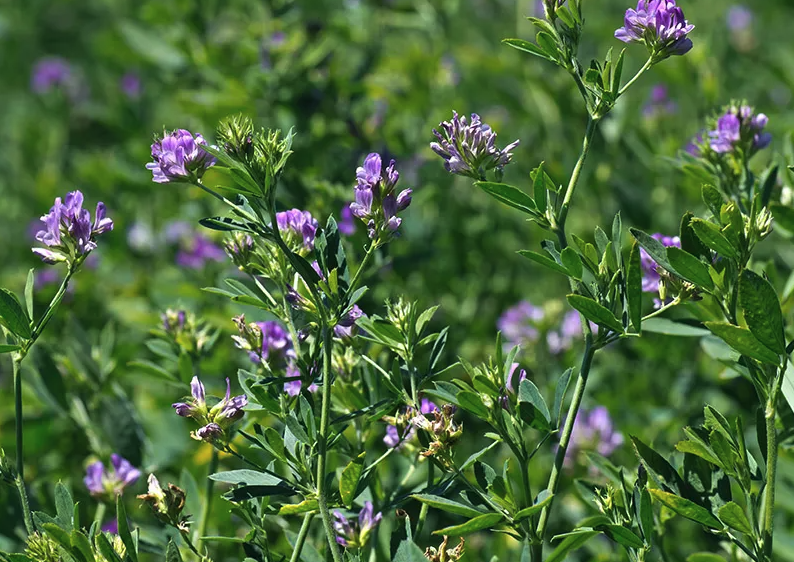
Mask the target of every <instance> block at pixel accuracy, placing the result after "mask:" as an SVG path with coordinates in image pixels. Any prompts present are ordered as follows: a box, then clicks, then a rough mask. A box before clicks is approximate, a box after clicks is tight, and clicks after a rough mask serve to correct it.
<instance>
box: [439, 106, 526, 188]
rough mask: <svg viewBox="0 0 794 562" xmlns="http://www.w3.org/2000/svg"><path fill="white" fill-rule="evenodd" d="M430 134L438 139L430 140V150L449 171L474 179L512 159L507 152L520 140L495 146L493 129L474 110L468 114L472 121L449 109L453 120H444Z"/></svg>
mask: <svg viewBox="0 0 794 562" xmlns="http://www.w3.org/2000/svg"><path fill="white" fill-rule="evenodd" d="M439 128H440V129H441V131H439V130H438V129H433V134H434V135H435V136H436V139H438V142H431V143H430V148H432V149H433V152H435V153H436V154H438V155H439V156H441V157H442V158H443V159H444V168H446V170H447V171H448V172H451V173H453V174H458V175H461V176H467V177H470V178H474V179H475V180H482V179H485V172H487V171H489V170H493V169H496V170H497V171H499V172H501V171H502V169H503V168H504V167H505V166H506V165H507V164H509V163H510V161H511V160H512V158H513V155H512V153H511V152H510V151H511V150H513V149H514V148H515V147H516V146H518V142H519V141H517V140H516V141H513V142H512V143H510V144H509V145H507V146H506V147H505V148H503V149H499V148H498V147H497V146H496V132H495V131H494V130H493V129H491V127H489V126H488V125H487V124H486V123H483V122H482V120H481V119H480V116H479V115H477V114H476V113H472V114H471V123H469V122H467V121H466V117H465V116H463V117H460V116H459V115H458V113H457V112H456V111H453V112H452V121H444V122H443V123H441V124H440V125H439Z"/></svg>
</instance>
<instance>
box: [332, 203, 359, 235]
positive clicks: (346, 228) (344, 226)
mask: <svg viewBox="0 0 794 562" xmlns="http://www.w3.org/2000/svg"><path fill="white" fill-rule="evenodd" d="M336 226H337V228H338V229H339V232H341V233H342V234H344V235H345V236H352V235H353V234H355V232H356V221H355V219H354V217H353V211H351V210H350V206H349V205H345V206H344V207H342V210H341V211H339V222H338V223H337V225H336Z"/></svg>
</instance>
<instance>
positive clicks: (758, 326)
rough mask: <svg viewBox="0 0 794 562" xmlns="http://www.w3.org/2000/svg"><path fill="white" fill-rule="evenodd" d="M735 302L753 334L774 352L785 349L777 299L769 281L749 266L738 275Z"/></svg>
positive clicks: (782, 351)
mask: <svg viewBox="0 0 794 562" xmlns="http://www.w3.org/2000/svg"><path fill="white" fill-rule="evenodd" d="M739 306H740V307H741V309H742V312H743V313H744V320H745V321H746V322H747V327H748V328H749V329H750V331H751V332H752V333H753V335H754V336H755V337H756V338H757V339H758V341H760V342H761V343H762V344H764V345H765V346H766V347H768V348H769V349H771V350H772V351H774V352H775V353H778V354H781V355H782V354H784V353H786V336H785V334H784V327H783V313H782V312H781V310H780V301H779V300H778V297H777V293H776V292H775V289H774V288H773V287H772V285H771V284H770V283H769V281H767V280H766V279H764V278H763V277H761V276H760V275H758V274H756V273H753V272H752V271H750V270H749V269H745V270H744V271H742V275H741V277H740V278H739Z"/></svg>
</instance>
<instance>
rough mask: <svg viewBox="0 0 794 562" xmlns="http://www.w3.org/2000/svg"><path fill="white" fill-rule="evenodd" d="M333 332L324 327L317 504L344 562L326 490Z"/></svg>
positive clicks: (332, 546) (333, 549) (333, 550)
mask: <svg viewBox="0 0 794 562" xmlns="http://www.w3.org/2000/svg"><path fill="white" fill-rule="evenodd" d="M332 334H333V330H332V328H331V327H330V326H328V325H325V326H323V397H322V410H321V412H320V428H319V431H318V434H317V447H318V449H319V454H318V458H317V503H318V504H319V506H320V516H321V517H322V520H323V528H324V529H325V535H326V537H327V539H328V548H330V550H331V556H332V557H333V559H334V562H342V553H341V552H340V551H339V545H338V544H337V543H336V539H335V533H334V527H333V522H332V521H331V512H330V511H329V509H328V491H327V490H326V489H325V470H326V467H325V465H326V461H327V457H328V425H329V423H328V421H329V415H330V410H331V354H332V352H333V348H332V346H333V336H332Z"/></svg>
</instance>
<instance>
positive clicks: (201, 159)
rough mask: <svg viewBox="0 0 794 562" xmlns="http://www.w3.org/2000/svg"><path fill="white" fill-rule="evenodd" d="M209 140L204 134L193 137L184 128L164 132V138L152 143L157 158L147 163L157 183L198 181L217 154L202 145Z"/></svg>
mask: <svg viewBox="0 0 794 562" xmlns="http://www.w3.org/2000/svg"><path fill="white" fill-rule="evenodd" d="M206 144H207V141H205V140H204V137H202V136H201V135H196V136H195V137H194V136H193V133H191V132H190V131H187V130H185V129H177V130H176V131H174V132H172V133H164V134H163V138H162V139H160V140H156V141H155V142H154V144H152V158H153V159H154V162H150V163H148V164H146V169H147V170H151V172H152V176H153V177H152V179H153V181H155V182H157V183H168V182H172V181H189V182H195V181H198V179H199V178H201V176H203V175H204V172H206V171H207V168H209V167H210V166H213V165H214V164H215V157H213V156H212V155H211V154H210V153H208V152H207V151H205V150H204V149H203V148H201V145H206Z"/></svg>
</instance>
